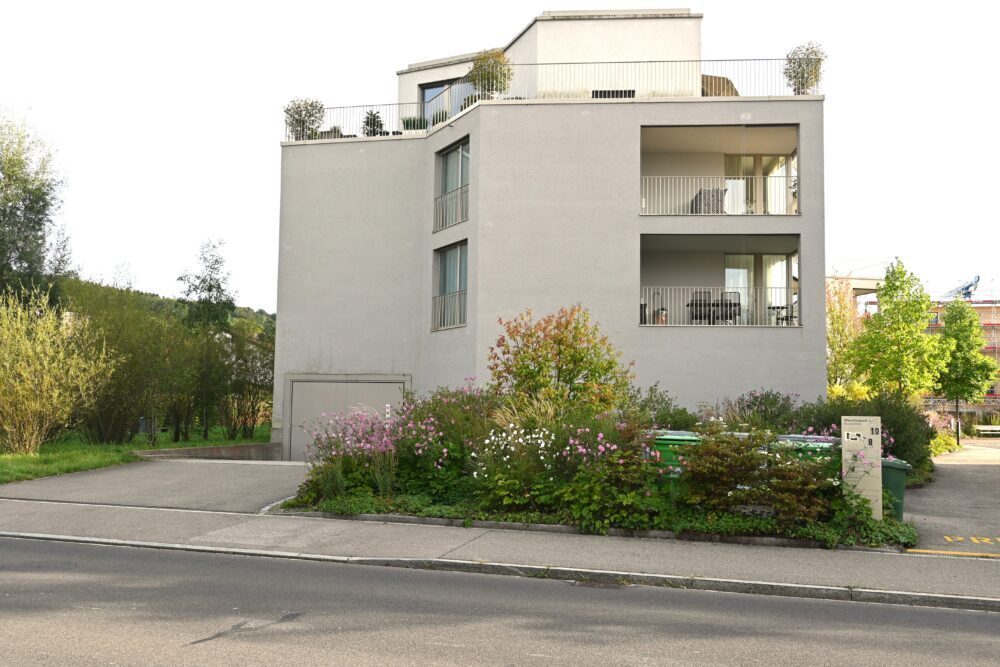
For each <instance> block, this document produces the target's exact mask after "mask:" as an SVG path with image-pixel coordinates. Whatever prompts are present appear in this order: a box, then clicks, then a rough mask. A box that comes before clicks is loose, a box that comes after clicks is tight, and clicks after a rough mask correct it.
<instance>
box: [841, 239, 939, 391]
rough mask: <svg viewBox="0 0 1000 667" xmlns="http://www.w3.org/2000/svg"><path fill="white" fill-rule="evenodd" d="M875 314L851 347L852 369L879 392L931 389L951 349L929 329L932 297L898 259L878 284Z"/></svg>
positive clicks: (867, 321)
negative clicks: (861, 374) (928, 331)
mask: <svg viewBox="0 0 1000 667" xmlns="http://www.w3.org/2000/svg"><path fill="white" fill-rule="evenodd" d="M876 293H877V295H878V312H877V313H875V314H874V315H872V316H871V317H869V318H867V319H866V320H865V321H864V327H863V329H862V331H861V334H860V335H859V336H858V337H857V339H855V341H854V343H853V344H852V345H851V348H850V355H849V358H850V361H851V363H852V364H853V366H854V368H855V369H856V370H857V371H858V372H859V373H863V374H864V375H865V376H866V383H867V384H868V386H869V387H871V388H872V389H873V390H874V391H876V392H878V393H883V394H885V393H895V394H899V395H902V396H912V395H914V394H918V393H922V392H926V391H929V390H930V389H931V388H932V387H933V386H934V383H935V381H936V380H937V378H938V375H939V374H940V373H941V371H942V370H943V369H944V366H945V364H946V363H947V361H948V356H949V354H950V352H951V348H950V346H951V345H952V343H951V341H950V340H949V339H946V338H943V337H941V336H934V335H932V334H929V333H927V326H928V324H929V323H930V309H931V300H930V297H929V296H927V292H925V291H924V288H923V286H922V285H921V284H920V281H919V280H918V279H917V277H916V276H915V275H913V274H912V273H910V272H909V271H907V270H906V267H904V266H903V263H902V262H901V261H900V260H899V259H896V261H894V262H893V263H892V264H890V265H889V267H888V268H887V269H886V273H885V280H884V281H883V282H882V284H881V285H879V288H878V290H877V292H876Z"/></svg>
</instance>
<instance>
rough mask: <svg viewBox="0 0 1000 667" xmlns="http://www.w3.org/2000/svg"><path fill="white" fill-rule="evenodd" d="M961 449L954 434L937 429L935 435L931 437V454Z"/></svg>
mask: <svg viewBox="0 0 1000 667" xmlns="http://www.w3.org/2000/svg"><path fill="white" fill-rule="evenodd" d="M961 449H962V448H961V447H960V446H959V444H958V441H957V440H955V436H953V435H952V434H950V433H943V432H941V431H938V433H937V435H935V436H934V437H933V438H932V439H931V456H941V455H942V454H948V453H950V452H957V451H960V450H961Z"/></svg>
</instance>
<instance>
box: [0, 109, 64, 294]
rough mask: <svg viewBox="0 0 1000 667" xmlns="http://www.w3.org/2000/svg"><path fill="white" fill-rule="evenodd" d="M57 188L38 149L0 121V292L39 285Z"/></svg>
mask: <svg viewBox="0 0 1000 667" xmlns="http://www.w3.org/2000/svg"><path fill="white" fill-rule="evenodd" d="M59 186H60V181H59V179H58V178H57V177H56V175H55V173H54V172H53V169H52V156H51V154H50V153H49V151H48V149H47V148H46V147H45V146H44V144H42V143H41V142H40V141H39V140H38V139H35V138H33V137H32V136H31V135H30V134H29V133H28V130H27V128H26V127H24V126H23V125H19V124H16V123H13V122H11V121H8V120H5V119H3V118H0V290H3V289H4V288H5V287H15V286H18V285H20V284H21V283H36V284H37V283H39V282H40V281H41V278H42V276H43V274H44V272H45V258H46V235H47V233H48V231H49V228H50V227H51V225H52V216H53V215H54V214H55V212H56V210H57V209H58V208H59V203H60V202H59V196H58V193H59Z"/></svg>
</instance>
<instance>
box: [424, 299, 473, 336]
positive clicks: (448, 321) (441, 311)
mask: <svg viewBox="0 0 1000 667" xmlns="http://www.w3.org/2000/svg"><path fill="white" fill-rule="evenodd" d="M465 316H466V290H458V291H457V292H449V293H448V294H440V295H438V296H435V297H433V298H432V299H431V331H441V330H442V329H454V328H456V327H464V326H465Z"/></svg>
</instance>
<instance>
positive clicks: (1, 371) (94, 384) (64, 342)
mask: <svg viewBox="0 0 1000 667" xmlns="http://www.w3.org/2000/svg"><path fill="white" fill-rule="evenodd" d="M117 363H118V359H117V358H116V357H113V356H112V355H111V354H110V353H109V352H108V351H107V350H106V349H105V347H104V343H103V341H102V340H100V338H99V336H98V334H97V332H96V330H95V329H94V327H93V326H92V325H91V323H90V321H89V320H88V319H87V318H85V317H82V316H79V315H74V314H73V313H68V312H64V313H60V312H58V311H57V310H56V309H55V308H54V307H53V306H52V305H50V303H49V296H48V294H47V293H46V292H44V291H42V290H39V289H33V290H30V291H27V292H25V293H23V294H21V295H15V294H14V292H12V291H7V292H5V293H3V294H0V452H9V453H13V454H35V453H37V452H38V448H39V447H41V446H42V444H44V443H45V442H48V441H49V440H52V439H53V438H54V437H55V436H57V435H58V434H59V433H60V432H61V431H62V430H63V429H65V428H67V427H69V426H70V425H71V423H72V420H73V418H74V415H77V414H80V413H81V412H83V411H84V410H85V409H86V408H88V407H89V406H91V405H92V404H93V403H94V401H95V400H96V399H97V397H98V396H100V394H101V392H102V391H103V390H104V388H105V387H106V386H107V383H108V381H109V380H110V379H111V374H112V372H113V371H114V368H115V365H116V364H117Z"/></svg>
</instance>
